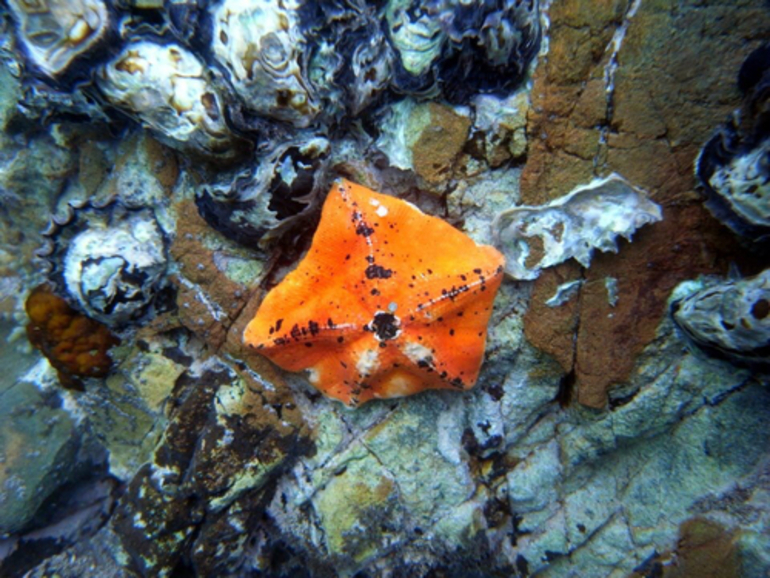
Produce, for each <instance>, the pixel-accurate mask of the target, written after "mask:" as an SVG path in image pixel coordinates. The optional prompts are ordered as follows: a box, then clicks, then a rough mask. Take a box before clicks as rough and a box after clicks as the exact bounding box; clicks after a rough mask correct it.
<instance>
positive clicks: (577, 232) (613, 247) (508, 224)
mask: <svg viewBox="0 0 770 578" xmlns="http://www.w3.org/2000/svg"><path fill="white" fill-rule="evenodd" d="M661 218H662V216H661V210H660V207H659V206H658V205H656V204H655V203H653V202H652V201H651V200H650V199H649V198H648V197H647V195H646V194H645V193H644V192H642V191H641V190H639V189H637V188H635V187H633V186H631V185H630V184H629V183H628V182H627V181H626V180H625V179H623V178H622V177H621V176H620V175H617V174H612V175H610V176H609V177H607V178H604V179H598V180H595V181H593V182H591V183H590V184H588V185H584V186H580V187H577V188H576V189H574V190H573V191H572V192H570V193H569V194H567V195H565V196H563V197H561V198H559V199H556V200H554V201H552V202H551V203H549V204H547V205H543V206H540V207H514V208H512V209H508V210H507V211H504V212H502V213H500V214H499V215H498V216H497V217H496V218H495V220H494V221H493V223H492V234H493V236H494V238H495V244H496V245H497V247H498V248H499V249H500V250H501V251H502V253H503V254H504V255H505V260H506V265H505V267H506V272H507V273H509V274H510V275H511V276H513V277H514V278H516V279H535V278H537V276H538V275H540V271H541V270H542V269H543V268H545V267H551V266H553V265H557V264H559V263H562V262H564V261H566V260H567V259H570V258H574V259H576V260H577V261H578V262H579V263H580V264H581V265H583V266H584V267H588V266H589V265H590V264H591V254H592V253H593V250H594V249H599V250H600V251H612V252H617V250H618V246H617V238H618V236H621V237H625V238H626V239H629V240H630V239H631V236H632V235H633V233H634V231H636V230H637V229H638V228H639V227H641V226H643V225H646V224H647V223H654V222H657V221H660V220H661Z"/></svg>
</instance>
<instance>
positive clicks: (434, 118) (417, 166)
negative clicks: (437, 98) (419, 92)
mask: <svg viewBox="0 0 770 578" xmlns="http://www.w3.org/2000/svg"><path fill="white" fill-rule="evenodd" d="M424 106H427V107H428V110H429V112H430V123H429V124H428V126H426V127H425V128H424V129H423V131H422V133H421V134H420V137H419V138H418V139H417V141H416V142H415V143H414V146H413V147H412V159H413V161H412V162H413V164H414V170H415V172H416V173H417V174H418V175H420V176H421V177H422V178H423V179H425V180H426V181H428V182H429V183H439V182H441V181H444V180H446V179H447V178H448V177H450V176H451V174H452V168H453V166H454V163H455V160H456V159H457V157H458V156H459V154H460V152H461V151H462V148H463V146H464V145H465V141H466V139H467V138H468V131H469V130H470V127H471V120H470V119H469V118H468V117H466V116H462V115H459V114H457V113H456V112H455V111H454V110H452V109H451V108H449V107H448V106H444V105H441V104H436V103H435V102H431V103H429V104H427V105H424Z"/></svg>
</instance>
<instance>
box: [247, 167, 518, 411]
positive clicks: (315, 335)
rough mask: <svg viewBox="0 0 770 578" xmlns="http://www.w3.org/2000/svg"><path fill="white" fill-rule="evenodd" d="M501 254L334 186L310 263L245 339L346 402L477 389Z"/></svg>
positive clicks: (277, 291)
mask: <svg viewBox="0 0 770 578" xmlns="http://www.w3.org/2000/svg"><path fill="white" fill-rule="evenodd" d="M503 265H504V258H503V256H502V255H501V254H500V253H499V252H498V251H497V250H496V249H494V248H493V247H490V246H487V245H477V244H476V243H475V242H474V241H473V240H472V239H471V238H470V237H468V236H467V235H465V234H463V233H461V232H460V231H458V230H457V229H455V228H453V227H452V226H451V225H449V224H448V223H446V222H444V221H442V220H441V219H439V218H436V217H431V216H429V215H426V214H424V213H422V212H421V211H420V210H419V209H417V208H416V207H414V206H413V205H411V204H410V203H407V202H405V201H401V200H399V199H396V198H394V197H390V196H387V195H382V194H378V193H375V192H374V191H371V190H369V189H367V188H365V187H362V186H360V185H355V184H353V183H350V182H348V181H344V180H338V181H337V182H335V184H334V186H333V187H332V190H331V191H330V192H329V196H328V198H327V200H326V202H325V204H324V207H323V212H322V215H321V221H320V223H319V225H318V230H317V231H316V233H315V236H314V237H313V243H312V245H311V247H310V250H309V251H308V253H307V255H306V256H305V258H304V259H303V260H302V261H301V262H300V264H299V265H298V266H297V268H296V269H295V270H294V271H292V272H291V273H289V274H288V275H287V276H286V278H285V279H284V280H283V281H282V282H281V283H280V284H279V285H278V286H277V287H275V288H274V289H273V290H272V291H270V292H269V293H268V295H267V296H266V297H265V300H264V301H263V302H262V304H261V306H260V308H259V311H258V312H257V314H256V316H255V317H254V319H252V320H251V322H250V323H249V324H248V326H247V327H246V331H245V332H244V341H245V343H246V344H248V345H250V346H252V347H254V348H256V349H257V350H258V351H259V352H260V353H262V354H263V355H265V356H266V357H268V358H269V359H271V360H272V361H273V362H274V363H276V364H278V365H279V366H281V367H283V368H284V369H287V370H289V371H300V370H303V369H306V370H308V372H309V380H310V382H311V383H312V384H313V385H314V386H315V387H317V388H318V389H319V390H321V391H322V392H323V393H325V394H326V395H328V396H330V397H333V398H336V399H339V400H341V401H343V402H344V403H346V404H348V405H358V404H361V403H365V402H367V401H369V400H371V399H373V398H391V397H399V396H405V395H411V394H414V393H418V392H420V391H422V390H424V389H437V388H449V389H458V390H464V389H469V388H471V387H473V385H474V384H475V383H476V379H477V377H478V374H479V369H480V367H481V362H482V360H483V357H484V346H485V343H486V331H487V323H488V321H489V316H490V314H491V312H492V302H493V301H494V298H495V294H496V293H497V289H498V287H499V286H500V282H501V281H502V277H503Z"/></svg>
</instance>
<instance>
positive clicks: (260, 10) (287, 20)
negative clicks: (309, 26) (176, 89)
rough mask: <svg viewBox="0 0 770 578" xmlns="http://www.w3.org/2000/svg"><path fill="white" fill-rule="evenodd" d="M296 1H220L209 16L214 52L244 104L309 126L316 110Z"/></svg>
mask: <svg viewBox="0 0 770 578" xmlns="http://www.w3.org/2000/svg"><path fill="white" fill-rule="evenodd" d="M298 9H299V3H298V2H296V0H247V1H242V0H224V2H222V3H221V4H220V5H219V6H218V7H217V9H216V10H215V11H214V12H213V15H212V19H213V36H212V51H213V53H214V57H215V58H216V59H217V61H219V63H220V64H221V65H222V66H224V67H225V68H226V69H227V70H228V71H229V73H230V82H231V83H232V85H233V88H234V89H235V92H236V93H237V94H238V96H240V98H241V100H242V101H243V104H244V106H246V108H248V109H249V110H252V111H253V112H256V113H258V114H262V115H265V116H268V117H270V118H274V119H277V120H282V121H285V122H289V123H291V124H293V125H294V126H297V127H306V126H308V125H309V124H310V123H311V122H312V121H313V119H314V118H315V117H316V116H317V115H318V113H319V111H320V107H319V105H318V103H317V102H316V101H315V98H314V97H313V94H312V91H311V87H310V85H309V82H308V81H307V79H306V77H305V70H304V69H303V62H302V60H301V59H302V57H303V51H304V49H305V44H306V42H305V37H304V34H303V32H302V29H301V26H300V18H299V14H298Z"/></svg>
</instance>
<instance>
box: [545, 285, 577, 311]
mask: <svg viewBox="0 0 770 578" xmlns="http://www.w3.org/2000/svg"><path fill="white" fill-rule="evenodd" d="M583 282H584V280H583V279H575V280H574V281H567V282H566V283H562V284H561V285H559V286H558V287H557V288H556V291H555V292H554V294H553V296H552V297H551V298H550V299H548V301H546V302H545V304H546V305H547V306H548V307H559V306H561V305H564V304H565V303H566V302H567V301H569V300H570V299H572V298H573V297H574V296H575V295H577V292H578V290H579V289H580V287H581V285H583Z"/></svg>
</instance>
